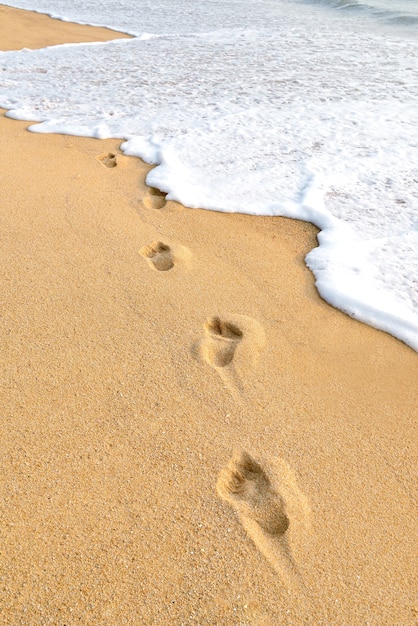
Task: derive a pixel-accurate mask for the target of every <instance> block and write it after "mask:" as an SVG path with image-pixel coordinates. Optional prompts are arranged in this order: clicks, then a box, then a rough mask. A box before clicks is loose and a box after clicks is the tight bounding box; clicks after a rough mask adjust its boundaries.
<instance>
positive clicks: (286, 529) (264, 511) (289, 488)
mask: <svg viewBox="0 0 418 626" xmlns="http://www.w3.org/2000/svg"><path fill="white" fill-rule="evenodd" d="M275 471H277V472H278V476H279V478H280V485H277V486H276V484H274V485H273V483H272V481H271V480H270V478H269V476H268V475H267V473H266V472H265V470H264V469H263V467H262V466H261V465H260V464H259V463H257V462H256V461H255V460H254V459H253V458H252V457H251V456H250V455H249V454H248V453H247V452H243V451H242V452H235V453H234V454H233V455H232V458H231V460H230V461H229V463H228V465H226V467H224V468H223V469H222V470H221V472H220V473H219V476H218V481H217V484H216V489H217V492H218V494H219V496H220V497H221V498H222V499H223V500H225V501H226V502H228V503H229V504H231V505H232V507H233V508H234V509H235V511H236V512H237V513H238V515H239V517H240V519H241V522H242V525H243V527H244V529H245V530H246V531H247V533H248V535H249V536H250V537H251V539H252V540H253V542H254V544H255V545H256V547H257V548H258V549H259V550H260V552H261V553H262V554H263V555H264V557H265V558H266V559H267V560H268V561H269V563H270V564H271V565H272V566H273V568H274V569H275V571H276V572H277V574H278V575H279V576H280V578H281V579H282V582H283V584H284V585H285V586H286V587H287V588H288V589H290V590H292V591H294V592H303V593H304V592H305V586H304V582H303V579H302V577H301V575H300V573H299V570H298V568H297V567H296V563H295V561H294V559H293V556H292V547H294V546H298V544H299V543H300V540H301V539H302V540H304V539H305V537H306V534H307V533H308V532H309V529H310V526H309V506H308V504H307V501H306V498H305V496H304V495H303V494H302V493H301V491H300V490H299V489H298V487H297V484H296V482H295V478H294V474H293V472H292V471H291V470H290V468H289V467H288V466H287V464H286V463H285V462H284V461H281V462H280V463H278V464H277V465H276V466H275ZM279 489H280V491H281V492H282V493H279ZM292 533H293V535H292ZM298 549H299V550H300V548H298ZM302 561H303V557H302Z"/></svg>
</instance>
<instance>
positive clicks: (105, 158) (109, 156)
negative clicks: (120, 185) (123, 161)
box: [96, 152, 117, 167]
mask: <svg viewBox="0 0 418 626" xmlns="http://www.w3.org/2000/svg"><path fill="white" fill-rule="evenodd" d="M96 160H97V161H99V163H101V164H102V165H103V166H104V167H116V166H117V157H116V154H113V152H106V153H105V154H100V155H99V156H97V157H96Z"/></svg>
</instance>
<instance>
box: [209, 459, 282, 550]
mask: <svg viewBox="0 0 418 626" xmlns="http://www.w3.org/2000/svg"><path fill="white" fill-rule="evenodd" d="M216 488H217V491H218V494H219V495H220V497H221V498H222V499H223V500H226V501H227V502H229V503H230V504H232V506H233V507H234V508H235V509H236V510H237V512H238V513H239V514H240V515H241V517H242V518H243V521H245V519H248V520H251V521H253V522H256V523H257V524H258V525H259V526H260V528H261V529H262V530H263V531H265V532H266V533H268V534H269V535H272V536H275V537H277V538H279V537H281V536H282V535H284V534H285V532H286V531H287V529H288V528H289V518H288V517H287V515H286V513H285V508H284V502H283V499H282V498H281V496H280V495H279V494H278V493H276V491H275V490H274V489H273V487H272V485H271V483H270V480H269V477H268V476H267V474H266V473H265V471H264V470H263V468H262V467H261V465H259V464H258V463H257V462H256V461H254V459H253V458H252V457H251V456H250V455H249V454H247V452H238V453H236V454H234V455H233V457H232V459H231V460H230V461H229V463H228V465H227V466H226V467H224V468H223V469H222V470H221V472H220V474H219V477H218V482H217V485H216Z"/></svg>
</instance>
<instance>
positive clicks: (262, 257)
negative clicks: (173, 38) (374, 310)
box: [0, 7, 418, 626]
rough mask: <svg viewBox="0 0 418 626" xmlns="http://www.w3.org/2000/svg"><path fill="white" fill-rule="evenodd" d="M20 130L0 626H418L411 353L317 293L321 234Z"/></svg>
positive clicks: (12, 209) (52, 24)
mask: <svg viewBox="0 0 418 626" xmlns="http://www.w3.org/2000/svg"><path fill="white" fill-rule="evenodd" d="M0 25H1V26H0V32H1V42H2V44H1V45H2V47H3V49H7V48H16V47H23V46H25V47H29V48H31V47H37V46H40V45H47V44H51V43H56V42H58V41H62V42H67V41H75V40H77V41H79V40H80V41H81V40H82V39H85V38H87V39H88V38H89V37H90V38H91V39H92V40H93V39H99V38H100V37H101V36H102V37H105V38H106V37H109V38H112V37H114V36H115V34H114V33H112V32H111V31H107V34H106V33H105V31H103V29H99V30H98V29H94V28H90V29H89V28H85V27H81V26H80V27H79V26H75V25H73V24H67V23H63V22H57V21H53V20H50V19H49V18H46V17H41V16H39V15H36V14H33V13H28V12H22V11H17V10H12V9H9V8H4V7H3V8H0ZM78 35H80V38H79V39H78ZM27 126H28V124H27V123H24V122H17V121H14V120H10V119H7V118H5V117H4V115H2V116H1V118H0V144H1V153H2V167H1V170H0V177H1V190H2V191H1V204H0V228H1V248H0V268H1V270H0V271H1V275H2V276H1V294H2V298H1V308H0V327H1V336H0V337H1V358H2V370H1V379H2V398H1V404H2V417H1V422H0V424H1V447H0V454H1V475H0V623H1V625H2V626H3V625H7V626H15V625H25V626H38V625H39V626H40V625H44V624H53V625H57V626H58V625H59V626H64V625H66V626H73V625H75V624H83V625H89V626H93V625H100V626H121V625H124V624H129V625H142V624H146V625H148V624H162V625H181V624H184V625H192V624H193V625H207V624H208V625H209V624H210V625H234V626H235V625H236V626H238V625H239V626H247V625H257V626H261V625H263V626H267V625H271V626H276V625H281V624H283V625H287V624H289V625H290V624H295V625H299V624H326V625H334V624H335V625H344V626H354V625H365V624H370V625H376V626H382V625H397V626H398V625H399V626H406V625H410V624H411V625H412V624H416V619H417V614H416V607H415V608H414V594H415V590H416V582H417V581H416V562H417V551H416V546H417V516H416V508H415V499H414V497H415V494H416V483H415V478H416V467H417V458H416V442H417V436H416V430H415V420H416V414H417V380H418V358H417V354H416V353H415V352H413V351H412V350H411V349H410V348H408V347H406V346H405V345H403V344H402V343H400V342H399V341H397V340H396V339H394V338H393V337H391V336H389V335H386V334H384V333H382V332H379V331H377V330H374V329H372V328H370V327H368V326H365V325H363V324H360V323H358V322H356V321H353V320H352V319H350V318H349V317H347V316H345V315H344V314H342V313H340V312H339V311H337V310H335V309H333V308H331V307H330V306H328V305H327V304H326V303H324V302H323V301H322V300H321V299H320V298H319V297H318V295H317V294H316V291H315V288H314V282H313V277H312V275H311V274H310V272H309V271H308V270H307V269H306V267H305V266H304V263H303V258H304V255H305V254H306V253H307V252H308V250H310V249H311V248H312V247H313V246H315V245H316V230H315V228H314V227H313V226H311V225H309V224H305V223H301V222H296V221H292V220H287V219H284V218H260V217H249V216H242V215H227V214H220V213H211V212H207V211H201V210H190V209H186V208H184V207H182V206H180V205H179V204H176V203H174V202H170V201H169V202H166V201H165V198H164V197H163V196H161V195H158V193H157V191H156V190H152V189H150V188H148V187H147V186H146V185H145V182H144V178H145V176H146V173H147V172H148V171H149V169H150V168H149V166H146V165H145V164H143V163H142V162H140V161H139V160H138V159H134V158H129V157H125V156H123V155H122V154H121V153H120V150H119V148H118V145H119V144H118V141H115V140H106V141H99V140H94V139H84V138H76V137H70V136H61V135H36V134H33V133H30V132H28V131H27V130H26V129H27ZM109 153H110V155H112V154H114V155H116V156H115V157H112V156H108V155H109ZM115 163H116V166H115V167H108V166H109V165H114V164H115ZM233 451H234V452H233ZM242 451H246V454H243V453H242ZM232 454H233V457H232V458H231V456H232Z"/></svg>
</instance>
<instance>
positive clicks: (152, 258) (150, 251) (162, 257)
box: [140, 241, 174, 272]
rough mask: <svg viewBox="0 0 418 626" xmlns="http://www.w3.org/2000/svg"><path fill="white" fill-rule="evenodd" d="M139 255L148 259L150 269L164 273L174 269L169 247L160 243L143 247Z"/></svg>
mask: <svg viewBox="0 0 418 626" xmlns="http://www.w3.org/2000/svg"><path fill="white" fill-rule="evenodd" d="M140 254H142V256H143V257H145V258H146V259H148V261H149V263H150V265H151V267H152V268H153V269H155V270H157V271H158V272H166V271H167V270H171V268H172V267H174V257H173V252H172V250H171V248H170V246H169V245H167V244H166V243H163V242H162V241H156V242H154V243H152V244H151V245H150V246H144V247H143V248H141V250H140Z"/></svg>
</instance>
